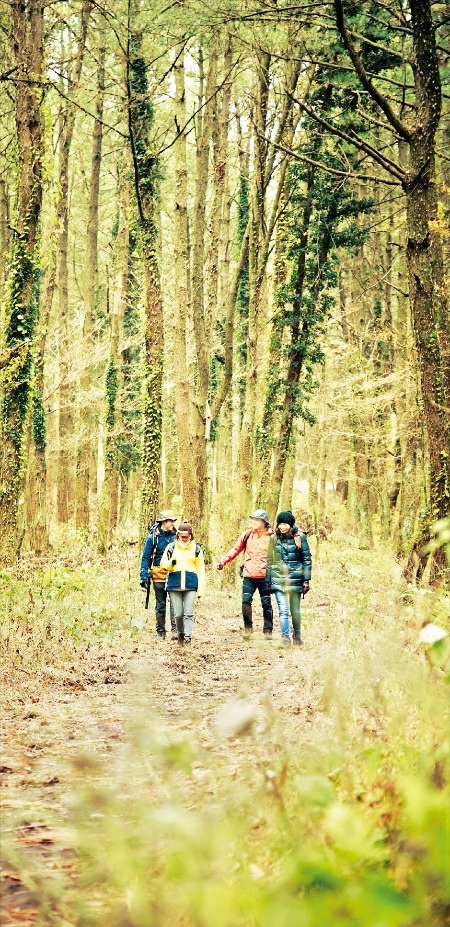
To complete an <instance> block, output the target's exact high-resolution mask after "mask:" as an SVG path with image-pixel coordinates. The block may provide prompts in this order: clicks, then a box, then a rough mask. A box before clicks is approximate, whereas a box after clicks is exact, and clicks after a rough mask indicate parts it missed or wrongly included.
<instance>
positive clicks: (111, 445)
mask: <svg viewBox="0 0 450 927" xmlns="http://www.w3.org/2000/svg"><path fill="white" fill-rule="evenodd" d="M125 170H126V162H125V165H124V167H123V168H122V171H121V174H120V179H119V229H118V233H117V241H116V254H115V268H114V270H115V275H114V291H113V302H112V310H111V342H110V349H109V363H108V370H107V372H106V384H105V386H106V414H105V425H106V429H105V430H106V439H105V478H104V481H103V488H102V500H101V504H100V516H99V526H98V536H99V548H100V552H101V553H102V554H105V553H106V552H107V550H108V548H109V546H110V544H111V540H112V532H113V530H114V528H115V527H116V525H117V517H118V503H119V498H118V497H119V462H118V459H117V458H118V454H117V431H118V429H117V420H118V418H120V403H119V397H120V381H121V375H120V369H119V368H120V338H121V335H122V328H123V315H124V308H125V301H126V298H127V287H128V262H129V250H130V248H129V246H130V240H129V239H130V232H129V228H130V224H129V210H130V185H129V181H128V179H127V178H126V177H125Z"/></svg>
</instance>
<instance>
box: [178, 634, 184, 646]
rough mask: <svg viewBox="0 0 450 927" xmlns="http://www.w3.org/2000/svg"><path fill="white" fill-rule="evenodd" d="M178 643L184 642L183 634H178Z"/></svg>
mask: <svg viewBox="0 0 450 927" xmlns="http://www.w3.org/2000/svg"><path fill="white" fill-rule="evenodd" d="M178 643H179V644H181V645H183V644H184V634H179V635H178Z"/></svg>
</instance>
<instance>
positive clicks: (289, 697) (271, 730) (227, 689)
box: [0, 588, 338, 927]
mask: <svg viewBox="0 0 450 927" xmlns="http://www.w3.org/2000/svg"><path fill="white" fill-rule="evenodd" d="M238 605H239V591H238V588H236V590H235V592H233V594H232V596H231V597H230V596H229V594H228V593H225V592H219V591H218V590H213V591H211V592H209V593H208V594H207V595H206V597H205V600H204V601H203V602H201V603H199V606H198V608H197V617H196V623H195V628H194V631H195V637H194V640H193V643H192V645H191V647H190V648H186V647H185V648H180V647H179V645H178V644H177V643H175V642H172V641H171V640H170V639H169V637H168V638H167V639H166V641H164V642H163V641H160V640H158V638H157V637H156V635H155V633H154V629H153V625H154V613H153V607H152V606H153V602H152V601H151V603H150V610H149V612H148V616H149V617H148V626H149V629H148V631H147V630H146V631H145V632H143V633H142V635H141V636H140V639H139V641H138V643H136V642H135V641H130V642H128V644H127V645H125V646H124V645H121V646H120V647H119V646H113V647H111V646H108V645H105V644H104V643H102V644H101V643H99V644H98V646H97V647H94V648H92V650H90V651H89V653H88V654H86V655H85V656H84V658H83V659H82V660H81V661H80V662H79V663H78V664H73V663H70V665H67V666H65V667H64V668H63V669H62V670H61V671H60V672H59V673H53V678H52V679H51V678H50V676H49V675H48V676H47V678H46V680H45V681H46V684H44V686H42V682H43V679H42V676H41V674H38V675H37V676H36V677H33V675H32V674H31V673H30V672H29V671H28V670H26V669H24V670H23V671H22V678H23V685H22V686H21V688H20V689H16V690H15V691H9V692H8V693H7V699H6V712H5V718H4V730H3V750H2V756H3V759H2V767H1V774H2V775H1V778H2V782H3V788H4V793H3V796H4V797H3V815H2V816H3V828H4V831H3V832H4V835H8V838H9V840H11V838H13V843H15V844H17V846H18V848H19V850H20V853H21V854H23V853H24V854H25V859H26V860H27V861H28V866H29V870H28V873H27V874H28V877H29V879H30V878H31V882H30V880H28V886H27V885H26V884H24V882H23V881H22V878H23V871H22V876H19V874H18V871H17V870H15V869H14V867H11V866H10V865H6V866H4V867H3V874H2V875H3V879H2V881H3V891H2V893H1V898H2V900H1V904H0V912H1V918H2V919H1V923H2V925H3V927H9V925H13V924H17V923H21V924H22V923H27V922H29V923H35V919H36V918H37V917H38V909H37V908H36V898H35V896H34V893H33V891H32V890H30V884H32V882H33V878H37V880H38V883H39V884H40V883H41V880H42V879H43V878H46V877H50V878H51V876H52V874H55V873H59V874H61V872H62V871H64V870H66V872H67V875H69V876H70V874H71V873H72V870H73V869H74V865H75V863H74V854H73V849H72V846H71V825H70V824H67V818H68V817H71V815H70V802H71V800H70V793H72V792H73V791H74V790H75V791H76V789H77V787H78V786H81V784H82V779H83V777H84V775H85V769H84V767H83V762H84V759H83V758H86V757H87V756H89V757H90V758H91V760H92V758H95V761H98V763H99V768H98V769H97V768H96V769H95V775H96V779H97V780H98V778H100V780H102V781H103V782H104V784H105V785H107V784H108V782H110V781H112V780H113V779H114V776H115V775H118V774H119V772H118V770H120V768H121V767H123V764H124V762H125V763H126V762H127V759H126V757H127V749H128V746H129V742H130V739H131V740H132V739H133V729H134V728H135V726H136V722H137V723H138V725H139V724H141V723H142V722H143V719H145V722H146V723H150V725H151V726H152V727H154V728H156V729H157V730H158V733H159V736H162V738H163V739H164V740H166V741H167V742H177V741H178V740H179V739H180V738H183V737H184V736H186V735H187V736H188V737H189V738H191V739H192V740H193V741H194V742H195V743H196V749H197V750H200V751H204V752H206V754H207V755H208V754H209V755H210V757H211V755H212V756H214V755H215V757H214V759H215V760H216V761H217V762H219V764H222V763H225V764H226V767H227V772H228V775H229V776H230V777H231V778H233V777H235V776H236V774H237V773H238V770H239V767H240V765H241V764H242V763H243V762H246V760H247V759H248V752H249V740H248V737H247V736H246V735H247V733H248V732H249V730H250V728H252V727H253V728H254V730H255V731H256V736H252V738H251V751H252V754H253V760H254V762H255V763H256V766H257V767H258V766H260V768H261V769H262V768H263V767H264V766H267V761H268V759H270V758H272V757H273V758H274V759H275V757H276V751H277V743H278V736H279V727H280V725H281V726H282V731H283V740H284V742H285V744H286V745H289V746H291V747H293V748H294V749H295V747H296V745H298V743H299V742H300V741H302V740H304V734H305V730H308V728H309V727H310V726H311V725H312V724H314V728H315V733H316V736H317V733H318V732H317V725H318V724H319V723H320V717H322V720H324V719H325V716H324V715H323V712H321V707H320V698H319V695H320V692H321V689H322V687H321V686H320V685H319V684H318V681H317V680H316V679H314V678H313V675H314V674H313V669H314V666H315V665H316V664H317V662H318V659H319V656H320V654H323V648H324V646H325V643H326V637H327V634H326V631H325V630H324V627H323V621H322V619H321V615H323V616H324V618H325V617H326V620H327V622H328V621H329V619H330V617H331V614H330V610H331V603H330V599H329V597H327V596H325V595H324V594H323V593H322V594H320V593H317V592H314V591H313V592H312V593H310V597H309V600H307V601H306V603H305V604H304V609H303V616H304V627H305V633H304V638H305V640H304V645H303V647H302V648H291V649H290V650H286V648H284V647H283V648H282V647H281V638H280V633H279V630H278V622H277V618H276V608H275V610H274V612H275V613H274V635H273V640H272V641H270V642H269V641H266V640H265V639H264V638H263V634H262V613H261V610H260V607H259V606H258V605H257V606H256V608H255V609H254V626H255V632H254V635H253V637H252V639H251V641H245V640H243V638H242V632H241V630H240V626H241V624H242V619H241V616H240V610H239V609H238ZM316 609H317V615H316V618H315V621H314V627H313V625H312V622H311V620H310V616H311V614H312V613H315V612H316ZM333 620H338V615H337V613H336V609H335V611H334V618H333ZM150 628H151V630H150ZM243 728H244V730H243ZM258 734H260V735H263V736H258ZM272 735H273V736H272ZM80 758H82V759H81V761H80ZM214 765H215V762H214V761H213V762H212V763H210V764H209V768H208V764H204V762H201V763H200V764H197V765H196V766H194V769H193V781H194V783H195V782H197V783H198V784H199V785H200V789H197V788H194V789H193V790H192V777H190V779H191V781H190V782H188V783H187V786H188V790H191V792H192V794H191V801H190V805H191V806H192V804H194V806H195V804H196V803H197V802H199V801H200V803H202V802H203V801H204V800H205V796H208V800H209V799H210V798H211V796H212V795H214V792H215V791H216V789H215V786H214V783H211V782H210V781H208V780H209V779H210V776H211V773H212V769H213V767H214ZM129 772H130V774H131V772H132V771H131V770H130V771H129ZM80 773H81V775H80ZM78 780H79V781H78ZM161 788H162V791H164V785H163V783H160V784H157V785H156V787H155V793H154V795H153V800H154V799H155V796H156V795H157V794H158V793H159V792H160V791H161ZM68 808H69V811H68ZM26 881H27V880H26V879H25V882H26Z"/></svg>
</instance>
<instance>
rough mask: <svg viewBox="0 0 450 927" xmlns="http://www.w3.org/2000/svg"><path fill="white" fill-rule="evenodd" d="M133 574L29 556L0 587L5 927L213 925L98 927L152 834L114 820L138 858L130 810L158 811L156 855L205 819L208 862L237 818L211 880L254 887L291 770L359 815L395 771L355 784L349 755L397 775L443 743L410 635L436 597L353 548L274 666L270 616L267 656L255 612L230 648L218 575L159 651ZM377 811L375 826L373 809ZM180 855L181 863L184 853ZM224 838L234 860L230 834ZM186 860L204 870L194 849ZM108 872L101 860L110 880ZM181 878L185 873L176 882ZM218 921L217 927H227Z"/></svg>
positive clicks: (164, 915)
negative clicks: (183, 633)
mask: <svg viewBox="0 0 450 927" xmlns="http://www.w3.org/2000/svg"><path fill="white" fill-rule="evenodd" d="M388 569H390V571H391V577H392V581H391V582H390V583H389V584H388V586H386V571H387V570H388ZM136 576H137V563H135V562H134V560H131V561H130V560H129V558H128V559H127V561H124V560H123V561H122V562H121V566H120V570H117V568H116V567H115V565H114V563H113V562H112V559H111V558H110V559H109V560H108V561H104V562H102V563H101V564H96V563H93V562H91V561H90V560H88V561H87V562H84V563H79V564H78V565H75V564H73V563H72V564H68V563H67V562H63V561H60V562H59V564H58V563H55V564H53V565H49V564H36V563H34V562H33V560H32V558H29V559H28V561H27V562H26V563H25V564H24V566H23V572H22V574H21V575H20V576H19V577H15V578H10V577H7V576H5V575H4V576H3V580H2V584H3V585H2V595H3V605H6V610H5V613H6V618H5V626H4V645H5V646H4V658H5V659H4V671H5V672H4V684H3V685H4V693H3V699H4V713H3V714H4V718H3V735H2V736H3V749H2V759H1V768H0V772H1V781H2V787H3V796H2V833H3V842H4V854H3V862H2V880H3V890H2V893H1V903H0V913H1V917H0V922H1V924H2V925H3V927H12V925H15V924H41V923H42V924H52V923H53V924H61V925H66V927H67V925H70V924H77V925H78V924H80V925H81V924H113V923H114V924H121V925H122V924H123V925H125V924H126V925H127V927H128V925H140V924H145V923H148V924H153V923H155V924H164V925H167V927H169V925H171V924H183V925H184V924H190V923H191V920H190V919H189V917H191V916H192V918H193V919H192V923H196V924H197V923H200V924H206V925H208V924H211V925H216V923H217V924H222V920H221V919H220V916H219V915H218V914H217V913H216V914H214V915H212V914H208V910H209V909H207V911H206V913H205V912H203V914H202V917H200V916H199V914H198V912H197V911H196V914H195V918H197V917H198V918H199V919H198V920H196V919H195V918H194V915H193V914H192V910H193V909H192V905H191V908H189V910H190V912H191V913H190V914H186V910H184V908H183V905H182V904H181V905H180V903H179V902H175V901H174V899H173V898H170V897H169V896H170V890H168V897H167V898H166V899H165V900H164V899H163V900H161V899H160V901H158V904H159V905H160V907H159V908H158V911H159V913H158V914H157V915H156V914H155V911H153V914H152V918H153V919H150V920H148V921H146V920H145V917H140V916H139V915H138V914H134V915H133V914H130V910H131V909H132V905H131V908H130V903H129V898H128V895H127V898H128V902H127V904H126V905H125V907H127V905H128V908H127V911H128V913H127V916H126V917H125V916H124V915H123V914H122V915H121V916H120V917H118V916H117V907H116V906H115V904H116V903H115V904H114V905H113V908H114V910H115V911H116V914H115V916H114V917H113V916H112V915H111V914H108V910H109V907H108V906H109V904H110V903H112V899H113V898H114V899H116V901H117V904H118V905H119V908H120V905H121V904H122V895H123V891H124V890H125V888H126V884H127V878H128V876H127V866H128V856H131V857H132V858H133V865H134V867H135V868H134V871H133V875H132V879H131V880H132V881H133V880H134V881H135V882H136V880H137V882H136V884H139V879H140V876H139V865H140V862H139V860H140V859H141V857H142V855H145V849H144V850H143V847H144V848H145V847H149V846H151V841H150V843H149V840H150V838H149V835H148V828H144V827H143V831H144V830H145V831H146V832H145V833H144V832H143V833H141V832H140V831H139V827H140V821H139V814H140V813H139V810H138V811H137V813H136V817H133V814H132V813H131V811H130V814H131V820H133V821H134V822H135V824H136V834H135V838H136V846H131V845H130V843H129V840H130V833H129V831H128V830H127V829H126V832H123V828H122V824H118V822H123V820H124V808H126V807H127V802H129V805H130V808H131V806H133V803H135V802H136V800H137V799H139V801H140V802H141V807H144V806H145V808H147V806H148V807H150V808H151V809H152V814H155V813H156V812H158V815H159V817H157V818H156V817H153V818H152V824H151V826H152V827H153V828H154V835H153V838H152V839H153V840H154V842H156V844H157V845H158V846H160V847H161V846H164V847H165V846H166V842H167V839H168V838H167V834H168V833H169V834H170V835H172V832H173V826H172V824H173V822H172V824H170V813H169V810H168V809H169V808H172V812H171V813H172V814H174V811H173V809H174V808H176V809H178V811H177V822H178V823H177V826H178V824H179V817H180V815H181V817H182V815H183V814H187V815H190V816H191V818H192V819H193V820H197V823H198V822H199V821H204V816H205V814H206V815H207V816H208V821H209V824H208V828H207V834H208V837H207V838H205V839H207V841H208V840H211V841H212V843H211V856H212V857H214V858H215V859H216V857H217V855H218V854H219V855H220V853H219V851H218V850H217V847H216V846H215V842H216V836H215V833H216V832H215V829H214V828H215V826H216V825H215V824H214V826H212V825H211V821H212V820H214V821H215V822H217V827H218V828H219V827H221V826H223V820H224V819H225V818H229V819H230V820H231V819H232V818H233V815H234V814H235V817H236V821H235V826H236V828H237V829H238V831H239V832H242V833H243V834H244V838H243V839H244V841H245V849H244V850H243V849H242V847H241V849H240V851H239V853H237V854H236V858H234V859H233V860H232V864H231V862H230V869H229V871H228V870H227V876H226V878H227V879H228V878H229V876H230V872H232V871H234V870H236V871H238V870H242V868H244V869H245V870H246V871H247V875H248V876H249V877H250V878H251V879H253V881H254V882H255V883H256V884H257V883H258V880H260V879H262V878H263V876H264V874H265V872H266V871H273V869H274V867H275V869H276V850H274V848H273V846H272V849H271V851H270V855H271V857H272V858H271V859H270V860H269V859H268V858H267V854H268V849H267V842H266V846H265V850H264V840H265V838H264V839H263V837H262V836H261V837H260V833H261V835H263V834H264V833H266V835H267V829H268V828H269V827H270V828H272V831H273V828H274V822H273V820H272V819H270V820H269V818H270V816H271V814H272V813H275V812H276V813H278V812H279V809H282V811H283V812H284V810H285V809H286V806H287V805H288V804H289V802H288V799H287V798H286V797H285V796H284V790H285V788H287V786H286V781H287V780H289V777H290V774H291V767H292V770H293V779H292V781H297V780H295V776H297V777H298V775H300V780H301V781H302V782H303V785H302V784H300V785H299V786H298V789H299V790H300V795H303V793H304V792H305V789H306V792H307V791H308V788H309V785H308V782H310V780H311V776H313V777H314V776H316V777H317V776H319V777H320V776H322V777H323V778H322V779H321V780H319V779H318V780H317V782H318V785H317V783H316V787H317V788H319V792H320V790H321V789H322V791H323V789H324V783H325V791H326V786H327V782H328V783H330V784H331V785H332V788H333V789H334V788H335V785H336V787H337V788H338V789H340V790H343V791H344V792H345V794H346V796H347V798H348V794H349V792H350V793H351V800H352V801H361V800H363V801H364V799H361V795H366V794H367V795H368V794H369V793H370V791H371V790H372V791H373V789H374V788H375V789H376V788H379V787H380V782H381V781H382V780H383V781H384V780H385V779H386V776H388V775H390V774H391V773H392V769H391V770H390V773H388V772H387V767H386V769H384V771H383V772H382V773H381V772H380V769H379V768H377V771H376V773H375V772H374V773H373V774H372V773H371V774H370V775H369V774H368V773H367V775H366V772H367V771H364V770H363V771H362V769H361V768H360V766H359V764H358V761H357V760H355V757H357V756H359V755H360V754H361V755H365V753H364V752H365V751H366V752H367V749H368V745H375V746H376V747H377V749H378V748H379V747H380V745H381V748H382V749H381V753H380V756H381V755H382V756H383V757H384V760H383V763H384V764H386V762H388V761H387V757H388V756H389V754H392V752H393V751H394V752H395V753H396V754H399V755H402V756H403V757H404V762H406V763H407V762H408V749H411V748H414V749H418V750H421V751H422V752H423V751H426V750H428V751H429V750H436V748H437V745H439V744H440V743H442V741H443V739H445V734H444V732H445V727H446V720H445V717H444V716H445V707H444V706H445V693H444V691H443V690H442V689H441V683H440V682H439V679H437V681H436V684H433V685H432V686H430V685H429V683H430V674H431V673H432V672H434V670H432V669H431V668H430V667H429V666H428V664H427V661H426V658H425V655H424V652H423V649H422V648H421V647H420V645H419V644H418V633H419V629H420V627H421V625H422V624H423V620H424V617H426V620H433V621H438V622H440V623H441V624H442V623H445V613H446V609H448V599H447V598H446V597H445V596H443V595H436V596H435V594H420V593H418V592H417V591H412V590H406V587H404V585H403V584H402V581H401V578H400V575H399V570H398V567H396V566H395V565H394V564H393V561H392V559H391V560H390V561H389V557H388V555H387V554H386V555H384V556H381V554H380V552H377V553H376V554H375V553H374V552H373V551H359V550H358V548H357V546H356V543H355V544H354V545H353V546H350V547H349V546H348V545H347V550H346V555H345V558H344V556H343V555H342V553H341V547H340V544H339V542H338V541H337V540H335V541H332V542H331V543H328V544H326V545H325V546H324V549H323V550H321V552H320V562H319V563H316V568H315V570H314V574H313V584H312V589H311V592H310V594H309V595H308V597H307V598H306V600H305V601H304V603H303V613H302V617H303V639H304V644H303V647H302V648H292V649H290V650H286V649H285V648H281V639H280V634H279V630H278V622H277V620H276V607H275V609H274V613H275V614H274V618H275V620H274V637H273V640H272V641H270V642H269V641H266V640H265V639H264V638H263V635H262V616H261V611H260V608H259V606H257V607H256V608H255V609H254V612H255V614H254V625H255V633H254V635H253V637H252V639H251V640H250V641H249V642H247V641H245V640H243V638H242V634H241V630H240V628H241V624H242V621H241V617H240V596H239V592H240V590H239V586H238V585H236V587H235V588H234V589H233V590H232V591H231V592H230V591H226V590H220V589H219V583H218V580H217V579H216V577H214V578H211V582H210V589H209V591H208V593H207V595H206V597H205V599H204V600H203V601H201V602H199V603H198V607H197V610H196V622H195V627H194V639H193V642H192V646H191V647H190V648H180V647H179V645H178V644H177V643H174V642H172V641H171V640H170V636H169V635H168V638H167V640H166V641H160V640H159V639H158V638H157V637H156V635H155V633H154V611H153V607H154V603H153V600H152V599H151V603H150V608H151V611H149V612H148V613H145V612H144V611H143V596H141V594H140V590H137V588H136V585H137V583H136V578H135V577H136ZM213 583H215V584H217V587H214V586H213ZM425 606H426V609H427V611H426V616H425V611H424V609H425ZM412 689H413V691H411V690H412ZM399 731H401V748H400V746H399ZM391 762H392V756H391V758H390V759H389V762H388V765H389V763H391ZM399 762H400V763H401V760H399ZM430 762H431V761H430ZM440 762H441V761H440V759H439V754H437V753H436V756H434V757H433V762H432V763H431V766H430V769H431V772H430V775H435V776H436V775H439V772H438V773H436V769H438V771H439V768H440V766H439V764H440ZM379 763H381V760H379ZM308 776H309V779H308ZM302 777H303V779H302ZM366 778H367V781H365V779H366ZM369 779H371V781H370V782H369V781H368V780H369ZM300 780H299V781H300ZM311 781H313V780H311ZM310 784H311V782H310ZM302 790H303V792H302ZM358 795H359V796H360V797H359V798H358ZM303 797H305V796H304V795H303ZM306 799H307V796H306ZM374 801H375V805H376V804H377V801H379V803H380V802H381V806H380V808H379V809H378V810H379V812H380V815H381V812H383V814H384V815H386V814H387V810H386V796H384V797H381V796H379V799H378V798H376V799H374ZM313 804H314V800H313ZM319 804H320V802H319ZM368 804H370V806H371V807H373V806H372V805H371V803H370V802H368ZM391 804H392V803H391ZM326 805H327V797H326V796H325V799H324V807H325V806H326ZM266 806H271V807H272V806H273V808H274V809H275V811H274V812H271V811H269V812H268V811H267V808H266ZM250 808H251V811H250V810H249V809H250ZM233 809H235V811H233ZM163 811H164V814H163ZM146 813H147V812H146V811H145V814H146ZM389 813H392V807H390V811H389ZM161 815H162V817H161ZM125 816H126V815H125ZM250 817H251V823H250ZM163 818H164V821H163ZM221 819H222V821H221V824H219V823H218V822H219V821H220V820H221ZM168 821H169V823H168ZM105 822H108V824H106V823H105ZM112 822H113V823H112ZM161 822H162V823H161ZM119 831H120V834H119V835H118V832H119ZM228 837H229V835H227V837H226V838H225V841H226V840H227V839H228ZM169 839H172V836H170V838H169ZM177 839H178V838H177ZM179 839H180V840H181V844H182V846H184V847H185V848H186V846H187V847H188V848H189V846H190V841H191V840H193V841H194V843H196V841H198V839H200V838H199V837H198V835H197V836H195V837H194V838H192V835H191V836H189V833H186V834H183V835H182V836H181V837H180V838H179ZM202 839H203V838H202ZM229 839H230V841H231V844H232V846H233V847H235V843H236V836H235V835H232V836H231V837H229ZM277 839H278V838H277ZM222 840H223V834H221V836H220V838H219V834H218V833H217V841H219V842H221V841H222ZM183 841H184V843H183ZM275 842H276V840H275ZM93 843H95V848H94V849H93V847H92V844H93ZM102 843H103V854H102ZM177 846H178V848H179V843H177ZM106 847H108V849H106ZM198 852H199V855H201V854H202V853H204V854H205V855H206V856H208V849H207V848H206V849H205V848H202V850H201V851H198ZM124 853H126V854H127V862H125V863H124ZM165 853H166V849H164V854H165ZM233 853H234V850H230V851H229V855H231V856H233ZM105 854H107V855H108V856H109V857H111V856H114V854H116V855H117V860H116V861H114V860H111V858H110V859H109V860H108V863H107V864H106V863H105V859H104V855H105ZM164 854H163V855H164ZM274 857H275V858H274ZM164 858H166V857H165V856H164ZM152 865H153V864H152ZM167 865H169V864H167ZM170 865H173V860H172V863H171V864H170ZM105 867H106V868H105ZM121 867H122V870H123V871H122V870H121ZM156 869H158V867H156ZM169 869H170V866H169ZM117 870H121V874H120V875H118V874H117ZM136 873H137V874H136ZM141 875H142V874H141ZM157 878H161V872H160V871H155V879H157ZM164 878H165V880H166V881H169V882H170V878H171V877H170V875H169V876H168V875H167V873H166V874H165V876H164ZM186 878H187V875H186V872H185V871H184V870H183V874H182V875H181V876H180V875H179V880H180V881H181V882H183V879H184V880H186ZM108 880H109V881H110V885H109V888H108V892H109V893H110V895H111V898H110V899H109V901H108V900H106V901H105V897H104V886H105V884H106V883H107V882H108ZM142 880H143V881H145V879H144V877H143V876H142ZM175 881H176V877H175ZM125 894H126V891H125ZM216 903H217V900H216V901H215V902H213V901H211V904H216ZM136 904H138V902H136ZM195 904H197V902H195ZM202 904H203V902H202ZM171 905H174V907H171ZM138 907H139V904H138ZM194 907H195V905H194ZM202 910H203V909H202ZM174 912H175V913H174ZM180 912H181V913H180ZM183 912H184V913H183ZM180 917H181V919H179V918H180ZM183 917H185V918H186V919H183ZM230 917H231V919H230V920H229V921H227V920H226V919H225V920H224V921H223V923H240V922H241V921H240V920H238V919H236V920H235V921H234V920H233V916H231V915H230ZM158 918H159V919H158ZM202 918H203V919H202ZM261 922H263V918H262V920H261ZM294 922H295V921H294V920H292V921H289V920H287V921H286V923H287V924H289V923H294ZM242 923H246V921H245V920H243V921H242ZM249 923H250V921H249ZM299 923H300V922H299ZM311 923H315V922H314V921H311ZM330 923H332V921H330ZM333 923H334V921H333ZM342 923H347V921H342ZM349 923H353V921H349ZM360 923H365V921H364V920H363V919H362V920H361V921H360ZM386 923H388V922H386ZM390 923H391V922H390V921H389V924H390ZM392 923H394V922H392ZM430 923H431V921H430Z"/></svg>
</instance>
